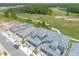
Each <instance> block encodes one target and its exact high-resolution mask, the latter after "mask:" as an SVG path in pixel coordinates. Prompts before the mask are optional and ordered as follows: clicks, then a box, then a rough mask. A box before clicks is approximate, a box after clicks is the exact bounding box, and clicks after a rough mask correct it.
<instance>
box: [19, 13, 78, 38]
mask: <svg viewBox="0 0 79 59" xmlns="http://www.w3.org/2000/svg"><path fill="white" fill-rule="evenodd" d="M18 15H19V16H22V17H25V18H30V19H36V20H40V21H45V22H46V23H48V24H50V25H51V26H52V27H55V28H57V29H59V30H60V31H61V32H62V33H63V34H65V35H68V36H70V37H73V38H75V39H79V21H71V22H69V21H66V20H64V19H56V18H55V17H54V16H52V15H51V16H49V15H38V14H18Z"/></svg>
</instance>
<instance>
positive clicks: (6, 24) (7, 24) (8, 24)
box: [0, 21, 18, 31]
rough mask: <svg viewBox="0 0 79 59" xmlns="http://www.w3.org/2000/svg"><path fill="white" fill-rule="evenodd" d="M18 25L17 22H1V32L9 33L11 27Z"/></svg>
mask: <svg viewBox="0 0 79 59" xmlns="http://www.w3.org/2000/svg"><path fill="white" fill-rule="evenodd" d="M16 24H18V22H16V21H0V31H7V30H8V29H9V28H10V27H12V26H15V25H16Z"/></svg>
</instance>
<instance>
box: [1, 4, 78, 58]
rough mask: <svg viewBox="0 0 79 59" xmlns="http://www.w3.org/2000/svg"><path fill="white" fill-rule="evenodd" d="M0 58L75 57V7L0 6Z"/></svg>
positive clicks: (70, 5) (76, 39) (47, 5)
mask: <svg viewBox="0 0 79 59" xmlns="http://www.w3.org/2000/svg"><path fill="white" fill-rule="evenodd" d="M0 56H79V4H62V3H60V4H56V3H53V4H23V3H15V4H13V3H11V4H10V3H2V4H1V3H0Z"/></svg>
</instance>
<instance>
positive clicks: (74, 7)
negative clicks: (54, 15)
mask: <svg viewBox="0 0 79 59" xmlns="http://www.w3.org/2000/svg"><path fill="white" fill-rule="evenodd" d="M49 7H60V8H67V10H66V11H67V12H71V13H79V4H77V3H76V4H75V3H72V4H71V3H68V4H63V3H59V4H49Z"/></svg>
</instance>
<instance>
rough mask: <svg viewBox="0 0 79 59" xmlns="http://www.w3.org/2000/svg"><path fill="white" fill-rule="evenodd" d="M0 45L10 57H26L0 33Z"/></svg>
mask: <svg viewBox="0 0 79 59" xmlns="http://www.w3.org/2000/svg"><path fill="white" fill-rule="evenodd" d="M0 43H1V44H2V45H3V47H4V48H5V49H6V50H7V52H8V53H9V55H11V56H26V54H24V53H23V52H22V51H21V50H20V49H16V48H14V44H13V43H12V42H10V40H9V39H8V38H6V37H5V36H4V35H3V34H2V33H0Z"/></svg>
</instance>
